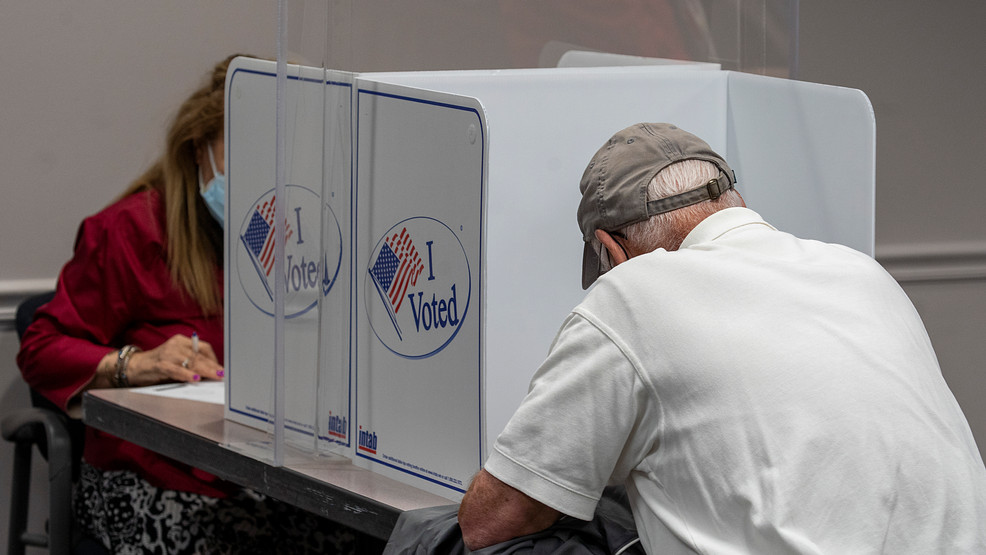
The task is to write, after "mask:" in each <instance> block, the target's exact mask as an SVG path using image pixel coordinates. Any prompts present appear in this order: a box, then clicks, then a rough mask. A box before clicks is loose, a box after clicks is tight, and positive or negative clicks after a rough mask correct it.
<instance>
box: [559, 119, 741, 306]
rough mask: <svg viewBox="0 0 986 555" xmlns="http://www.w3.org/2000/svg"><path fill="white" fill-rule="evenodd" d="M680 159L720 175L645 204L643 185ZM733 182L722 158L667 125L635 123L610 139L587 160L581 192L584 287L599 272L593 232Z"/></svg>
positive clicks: (714, 193)
mask: <svg viewBox="0 0 986 555" xmlns="http://www.w3.org/2000/svg"><path fill="white" fill-rule="evenodd" d="M682 160H705V161H707V162H712V163H713V164H715V165H716V167H718V168H719V175H718V176H717V177H716V178H715V179H712V180H710V181H709V182H707V183H705V184H703V185H700V186H698V187H696V188H694V189H691V190H689V191H685V192H684V193H679V194H677V195H672V196H670V197H665V198H662V199H656V200H652V201H650V202H648V201H647V186H648V185H649V184H650V181H651V179H652V178H653V177H654V176H655V175H657V173H658V172H659V171H661V170H663V169H664V168H666V167H668V166H669V165H671V164H673V163H675V162H680V161H682ZM735 184H736V175H735V174H734V173H733V170H731V169H730V168H729V166H728V165H727V164H726V161H725V160H723V158H722V156H719V155H718V154H716V152H715V151H713V150H712V148H711V147H710V146H709V145H708V143H706V142H705V141H703V140H702V139H699V138H698V137H696V136H695V135H692V134H691V133H689V132H687V131H684V130H682V129H678V128H677V127H675V126H674V125H671V124H669V123H638V124H636V125H632V126H630V127H627V128H626V129H624V130H622V131H620V132H618V133H617V134H615V135H613V137H612V138H610V139H609V140H608V141H606V144H604V145H603V146H602V148H600V149H599V150H598V151H597V152H596V154H595V156H593V157H592V160H591V161H590V162H589V165H588V167H586V169H585V173H583V174H582V182H581V183H580V184H579V190H581V191H582V201H581V202H580V203H579V212H578V217H579V227H580V228H581V229H582V239H583V241H585V247H584V250H583V253H582V288H583V289H588V288H589V286H590V285H592V283H593V282H594V281H596V278H598V277H599V275H600V274H601V273H602V272H601V264H600V263H601V261H600V258H599V253H598V252H596V250H595V249H594V248H593V247H592V239H593V237H594V236H595V232H596V230H597V229H601V230H603V231H616V230H618V229H622V228H624V227H626V226H628V225H630V224H633V223H636V222H641V221H644V220H647V219H649V218H650V217H651V216H653V215H655V214H662V213H664V212H670V211H672V210H677V209H679V208H683V207H685V206H690V205H692V204H696V203H699V202H702V201H705V200H709V199H712V200H715V199H717V198H719V196H720V195H722V193H724V192H725V191H728V190H729V189H732V188H733V186H734V185H735Z"/></svg>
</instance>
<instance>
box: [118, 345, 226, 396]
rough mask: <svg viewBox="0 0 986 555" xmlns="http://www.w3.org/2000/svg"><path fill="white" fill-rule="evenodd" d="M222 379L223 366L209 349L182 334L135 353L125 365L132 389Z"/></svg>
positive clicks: (209, 347) (208, 346) (207, 346)
mask: <svg viewBox="0 0 986 555" xmlns="http://www.w3.org/2000/svg"><path fill="white" fill-rule="evenodd" d="M196 346H197V347H198V350H197V351H196ZM222 377H223V367H222V366H220V365H219V359H217V358H216V353H215V351H213V350H212V346H211V345H209V344H208V343H206V342H205V341H199V340H197V339H195V340H193V339H192V338H191V337H188V336H185V335H173V336H171V338H170V339H168V340H167V341H165V342H164V343H162V344H161V345H159V346H158V347H156V348H154V349H151V350H149V351H142V352H139V353H134V354H133V356H131V357H130V364H128V365H127V378H128V379H129V381H130V385H132V386H141V385H152V384H156V383H161V382H197V381H199V380H201V379H203V378H206V379H212V380H218V379H221V378H222Z"/></svg>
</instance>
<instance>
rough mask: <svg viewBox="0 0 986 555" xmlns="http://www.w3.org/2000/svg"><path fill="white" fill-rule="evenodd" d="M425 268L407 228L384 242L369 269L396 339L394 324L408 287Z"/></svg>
mask: <svg viewBox="0 0 986 555" xmlns="http://www.w3.org/2000/svg"><path fill="white" fill-rule="evenodd" d="M424 269H425V265H424V262H423V261H422V260H421V257H420V256H418V250H417V249H416V248H414V243H413V242H412V241H411V235H410V234H409V233H408V232H407V228H406V227H405V228H402V229H401V231H400V233H394V234H393V235H392V236H390V237H387V238H386V239H385V240H384V244H383V245H382V246H381V247H380V252H379V253H378V254H377V259H376V260H375V261H374V262H373V266H372V267H371V268H370V276H371V277H372V278H373V284H374V285H376V287H377V292H378V293H380V299H381V300H382V301H383V304H384V306H386V308H387V312H388V313H389V314H390V319H391V322H392V323H393V324H394V329H395V330H397V336H398V337H401V328H400V326H398V325H397V312H398V311H400V309H401V304H403V302H404V294H405V293H406V292H407V288H408V286H409V285H415V284H416V283H417V282H418V276H419V275H421V272H422V271H424Z"/></svg>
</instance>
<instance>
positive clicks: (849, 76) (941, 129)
mask: <svg viewBox="0 0 986 555" xmlns="http://www.w3.org/2000/svg"><path fill="white" fill-rule="evenodd" d="M984 20H986V3H983V2H979V1H975V0H960V1H951V2H925V1H922V0H901V1H895V2H888V1H882V2H881V1H876V2H872V1H871V2H855V1H851V0H825V1H824V2H812V1H805V2H801V37H800V38H801V40H800V46H801V48H800V75H799V77H800V78H801V79H803V80H805V81H815V82H820V83H829V84H833V85H843V86H847V87H853V88H857V89H861V90H863V91H865V92H866V94H867V95H869V97H870V100H871V101H872V103H873V110H874V112H875V114H876V129H877V140H876V145H877V148H876V151H877V154H876V160H877V168H876V182H877V185H876V255H877V260H879V261H880V262H881V263H883V265H884V266H885V267H886V268H887V269H888V270H889V271H890V272H891V274H893V275H894V277H896V278H897V280H898V282H900V283H901V285H902V286H903V287H904V289H905V291H907V294H908V295H909V296H910V297H911V300H912V301H913V302H914V304H915V306H916V307H917V309H918V311H919V312H920V313H921V316H922V318H923V319H924V322H925V325H926V327H927V328H928V332H929V334H930V335H931V340H932V342H933V344H934V346H935V351H936V352H937V354H938V359H939V362H940V363H941V368H942V373H943V374H944V376H945V379H946V380H947V381H948V383H949V385H950V386H951V388H952V391H953V392H954V393H955V396H956V398H957V399H958V401H959V403H960V404H961V406H962V409H963V411H964V412H965V414H966V418H968V420H969V423H970V425H971V426H972V428H973V432H974V433H975V435H976V439H977V442H978V443H979V449H980V452H981V453H982V452H986V403H984V402H983V397H984V394H986V372H984V365H986V217H984V216H983V210H984V209H986V187H984V186H983V185H982V184H981V183H980V180H979V178H978V175H979V174H980V173H981V171H980V168H979V163H981V161H982V160H983V158H984V157H986V109H984V107H983V92H982V91H983V90H984V87H986V74H984V73H983V71H982V68H983V67H986V36H984V35H983V33H982V32H981V31H980V30H979V27H980V26H981V23H982V21H984Z"/></svg>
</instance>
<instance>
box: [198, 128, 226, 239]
mask: <svg viewBox="0 0 986 555" xmlns="http://www.w3.org/2000/svg"><path fill="white" fill-rule="evenodd" d="M209 164H211V165H212V175H213V178H212V179H211V180H209V182H208V183H206V184H203V183H202V170H201V169H199V194H200V195H202V200H204V201H205V205H206V206H208V207H209V213H210V214H212V217H213V218H215V219H216V221H217V222H219V225H221V226H223V227H225V224H224V223H223V217H224V216H223V215H224V214H225V213H226V176H225V175H223V174H221V173H219V172H218V171H216V159H215V157H213V155H212V145H209Z"/></svg>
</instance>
